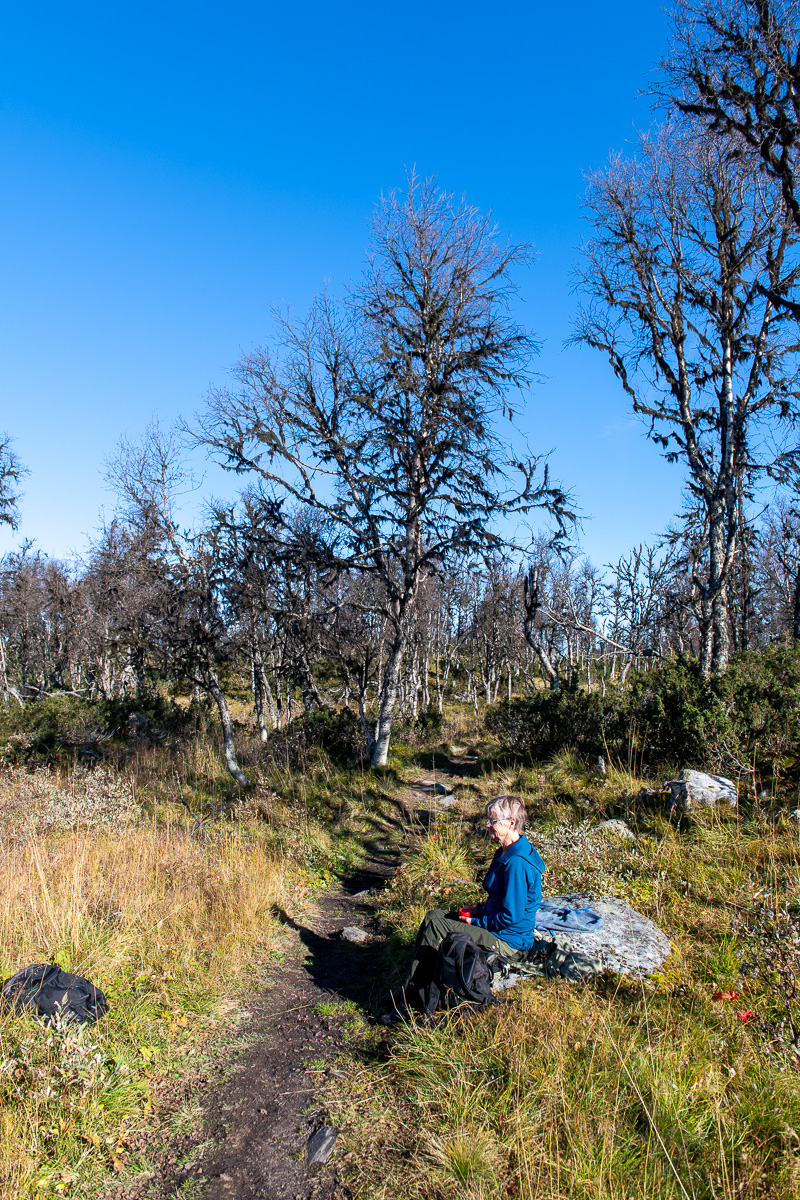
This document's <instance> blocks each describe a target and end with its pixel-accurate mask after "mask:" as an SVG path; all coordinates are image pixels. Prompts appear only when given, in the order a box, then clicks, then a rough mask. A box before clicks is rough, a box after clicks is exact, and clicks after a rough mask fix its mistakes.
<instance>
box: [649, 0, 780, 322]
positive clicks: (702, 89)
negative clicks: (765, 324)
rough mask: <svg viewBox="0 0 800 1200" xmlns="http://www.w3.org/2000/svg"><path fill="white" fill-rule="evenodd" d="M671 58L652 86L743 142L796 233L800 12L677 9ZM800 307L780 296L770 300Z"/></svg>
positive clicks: (715, 6)
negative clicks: (769, 179) (772, 185)
mask: <svg viewBox="0 0 800 1200" xmlns="http://www.w3.org/2000/svg"><path fill="white" fill-rule="evenodd" d="M673 27H674V37H673V42H672V52H671V54H670V57H669V58H668V59H667V60H666V61H665V62H664V63H663V64H662V66H663V68H664V72H665V80H664V82H663V83H662V84H661V85H660V86H659V87H658V88H657V89H656V91H657V92H658V93H659V94H660V95H661V97H662V98H664V99H666V100H667V101H668V102H669V103H671V104H673V105H675V106H676V107H677V108H679V109H680V110H681V111H682V112H684V113H687V114H690V115H691V116H693V117H696V118H697V119H699V120H700V121H702V122H704V123H705V124H706V126H707V127H708V128H709V130H711V131H712V132H713V133H714V134H717V135H719V136H720V137H721V138H723V139H726V140H730V139H731V138H733V139H735V141H736V142H739V143H744V144H745V145H746V146H748V147H749V148H750V150H752V151H753V153H754V154H755V155H757V156H758V158H759V159H760V161H761V163H762V164H763V166H764V168H765V169H766V171H767V172H768V173H769V174H770V175H771V176H772V177H773V179H775V180H776V181H777V182H778V184H779V185H780V189H781V193H782V196H783V200H784V202H785V204H786V207H787V210H788V212H789V213H790V215H791V218H792V220H793V221H794V224H795V226H796V227H797V228H798V229H800V195H798V156H800V51H799V50H798V47H799V46H800V8H799V7H798V4H797V3H796V0H701V2H700V3H694V2H686V3H680V4H678V5H676V7H675V9H674V11H673ZM787 299H788V303H789V305H790V307H791V308H792V310H793V311H794V313H795V315H800V308H798V306H797V305H796V304H792V302H791V299H790V298H787V296H786V293H784V292H781V291H775V292H773V302H776V303H778V304H781V303H787Z"/></svg>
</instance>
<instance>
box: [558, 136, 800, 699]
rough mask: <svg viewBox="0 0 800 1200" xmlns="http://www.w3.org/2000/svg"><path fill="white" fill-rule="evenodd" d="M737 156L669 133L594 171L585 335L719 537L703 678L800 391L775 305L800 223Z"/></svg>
mask: <svg viewBox="0 0 800 1200" xmlns="http://www.w3.org/2000/svg"><path fill="white" fill-rule="evenodd" d="M737 149H738V152H737V154H736V156H733V155H732V154H731V152H730V151H731V148H730V146H727V147H726V146H725V145H723V143H721V142H720V140H719V139H717V138H716V137H714V136H713V135H709V134H705V133H704V132H703V131H702V130H700V131H698V129H697V127H691V126H689V127H686V126H683V127H679V126H676V125H670V126H666V127H664V128H662V129H661V130H660V131H658V132H657V133H656V134H655V135H654V136H653V137H642V138H641V139H640V147H639V155H638V157H637V158H636V159H623V158H622V157H621V156H619V155H615V156H614V157H613V158H612V160H611V163H610V165H609V166H608V167H607V168H606V169H605V170H604V171H601V172H599V173H598V174H596V175H595V176H594V177H593V179H592V183H591V187H590V190H589V193H588V196H587V201H586V206H587V214H588V219H589V221H590V223H591V225H592V236H591V239H590V241H589V242H588V244H587V245H586V246H585V247H584V261H583V265H582V266H581V268H580V270H579V272H578V278H579V282H580V284H581V286H582V288H583V290H584V294H585V296H586V297H587V302H586V304H585V305H584V307H583V309H582V311H581V314H580V318H579V321H578V326H577V333H576V335H575V339H574V340H575V341H579V342H584V343H585V344H587V345H590V346H593V347H595V348H596V349H598V350H601V351H602V352H603V353H604V354H605V355H607V357H608V359H609V362H610V363H611V366H612V368H613V370H614V372H615V374H616V375H617V378H618V379H619V380H620V382H621V384H622V387H623V388H624V390H625V392H626V393H627V395H628V396H629V398H630V400H631V402H632V406H633V410H634V412H636V413H639V414H641V415H642V416H643V417H645V419H646V421H647V422H648V435H649V437H650V438H651V439H652V440H653V441H654V442H656V444H658V445H659V446H661V447H662V449H663V451H664V453H665V455H666V457H667V458H668V459H669V460H671V461H676V462H677V461H680V462H681V463H682V464H683V465H684V466H685V468H686V469H687V471H688V487H689V489H690V492H691V494H692V496H693V497H694V499H695V501H696V502H697V504H698V505H699V506H700V507H701V508H702V510H703V514H704V526H705V529H706V543H705V554H704V562H703V564H702V569H701V570H700V571H698V573H697V575H696V577H695V584H696V587H697V589H698V592H699V594H700V597H701V606H702V614H703V616H702V636H701V646H700V664H701V669H702V672H703V674H704V675H706V676H707V675H709V674H711V673H717V672H720V671H722V670H724V669H725V666H726V664H727V662H728V657H729V653H730V633H729V624H728V603H727V589H728V581H729V579H730V576H731V571H732V568H733V562H734V556H735V554H736V551H737V545H738V539H739V536H740V517H741V511H742V507H741V503H740V502H741V498H742V494H743V489H744V488H745V486H747V485H748V481H749V483H752V481H753V480H755V479H757V478H758V477H759V475H761V474H762V473H763V472H765V471H766V470H769V469H772V468H775V466H776V462H777V461H780V459H781V453H780V449H779V451H778V453H777V455H776V454H773V453H772V450H771V446H772V445H774V444H775V443H777V444H778V445H779V447H780V443H781V438H782V428H783V426H784V425H786V426H788V423H789V420H790V418H791V417H792V415H793V413H794V411H795V407H796V399H797V394H798V393H797V381H798V376H797V358H796V352H797V344H796V336H795V329H794V327H793V323H792V322H791V319H790V317H789V314H788V313H787V311H786V309H785V308H776V306H775V305H774V304H773V303H772V301H771V300H770V299H769V296H768V293H770V292H775V293H779V294H781V295H790V294H791V293H792V290H793V289H794V287H795V285H796V283H797V280H798V264H797V256H796V254H795V229H794V226H793V225H792V223H791V222H790V221H789V220H788V219H787V218H786V216H785V212H784V207H783V202H782V199H781V197H780V195H779V193H778V190H777V188H775V187H773V186H772V185H771V183H770V181H768V180H766V179H765V178H764V177H763V173H762V172H761V171H760V169H759V167H758V165H757V164H756V163H754V162H753V161H752V158H751V156H750V155H749V154H748V153H747V152H746V147H744V146H742V145H740V146H739V147H738V148H737Z"/></svg>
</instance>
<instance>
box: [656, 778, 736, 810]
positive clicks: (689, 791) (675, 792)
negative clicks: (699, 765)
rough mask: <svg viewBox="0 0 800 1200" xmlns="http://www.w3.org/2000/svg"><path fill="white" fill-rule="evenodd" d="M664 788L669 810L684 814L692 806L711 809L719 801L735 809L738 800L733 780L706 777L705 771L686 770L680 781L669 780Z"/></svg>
mask: <svg viewBox="0 0 800 1200" xmlns="http://www.w3.org/2000/svg"><path fill="white" fill-rule="evenodd" d="M664 788H665V790H666V789H669V792H670V802H669V807H670V810H672V809H674V808H677V809H678V810H679V811H680V812H686V811H687V810H688V809H690V808H691V807H692V805H693V804H705V805H706V806H707V807H709V808H713V807H714V805H715V804H716V803H717V801H721V800H725V801H727V803H728V804H730V806H731V808H735V807H736V801H737V799H738V797H737V793H736V784H735V783H734V782H733V780H731V779H726V778H725V776H724V775H707V774H706V773H705V771H690V770H688V769H687V770H685V771H683V772H681V776H680V779H670V780H669V781H668V782H667V783H665V784H664Z"/></svg>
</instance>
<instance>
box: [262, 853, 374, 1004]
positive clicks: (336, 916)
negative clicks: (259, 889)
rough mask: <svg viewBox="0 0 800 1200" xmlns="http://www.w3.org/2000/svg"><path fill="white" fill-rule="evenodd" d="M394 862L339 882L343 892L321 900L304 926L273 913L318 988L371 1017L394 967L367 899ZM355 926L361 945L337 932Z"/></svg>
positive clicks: (284, 914)
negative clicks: (289, 932)
mask: <svg viewBox="0 0 800 1200" xmlns="http://www.w3.org/2000/svg"><path fill="white" fill-rule="evenodd" d="M396 864H397V859H396V858H394V857H392V858H390V857H389V856H382V858H381V860H379V861H372V862H370V863H368V864H367V865H366V866H365V867H363V868H361V869H359V870H357V871H354V872H352V873H351V874H350V875H348V876H347V877H346V878H344V879H342V881H341V889H342V890H341V892H340V893H339V894H338V895H337V894H336V893H333V894H332V893H327V894H325V895H323V896H321V897H320V900H319V911H318V913H317V914H315V915H314V916H313V917H309V919H308V920H307V921H302V920H301V921H298V920H296V919H295V918H294V917H291V916H289V914H288V913H287V912H285V911H284V909H282V908H278V907H276V908H274V909H273V912H274V914H275V916H276V917H277V918H278V920H279V921H281V923H282V924H284V925H288V926H289V928H290V929H293V930H294V931H295V932H296V933H297V935H298V937H299V939H300V941H301V942H302V944H303V946H304V947H305V950H306V957H305V961H304V962H303V963H302V967H303V969H304V970H305V971H306V972H307V973H308V975H309V976H310V978H311V979H312V980H313V982H314V983H315V984H316V986H317V987H318V988H319V989H320V990H321V991H324V992H326V993H328V994H329V995H330V997H331V999H332V1000H334V1001H335V1000H337V999H341V1000H350V1001H353V1002H354V1003H356V1004H358V1005H359V1007H361V1008H364V1009H366V1010H370V1011H373V1012H374V1011H376V1010H378V1009H379V1008H380V1006H381V1004H382V1001H383V996H384V993H385V992H386V991H387V990H388V988H389V976H390V975H391V974H392V973H393V970H392V968H393V967H394V966H395V964H394V963H393V962H392V961H391V959H389V961H387V951H389V953H391V951H390V947H391V944H392V943H391V942H387V941H385V940H384V939H383V938H381V937H377V936H376V928H375V927H376V921H375V912H374V907H373V904H372V903H371V902H370V898H369V896H368V895H367V896H364V897H363V899H362V898H361V896H360V895H359V893H363V892H368V893H369V892H372V891H374V890H375V889H377V888H380V887H382V886H383V885H384V884H385V882H386V880H387V878H388V877H390V876H391V874H392V872H393V870H394V867H395V866H396ZM348 925H350V926H353V925H354V926H357V927H358V928H360V929H364V930H365V931H366V932H367V933H369V934H370V941H369V942H366V943H364V944H358V943H354V942H349V941H346V940H345V939H344V938H343V937H342V936H341V931H342V929H344V928H345V927H346V926H348Z"/></svg>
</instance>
